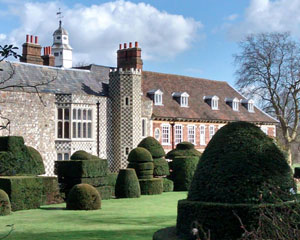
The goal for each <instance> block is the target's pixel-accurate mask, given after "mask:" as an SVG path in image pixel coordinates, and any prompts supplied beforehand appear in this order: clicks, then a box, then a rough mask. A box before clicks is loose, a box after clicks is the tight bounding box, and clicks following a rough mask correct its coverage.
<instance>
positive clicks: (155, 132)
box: [154, 128, 160, 141]
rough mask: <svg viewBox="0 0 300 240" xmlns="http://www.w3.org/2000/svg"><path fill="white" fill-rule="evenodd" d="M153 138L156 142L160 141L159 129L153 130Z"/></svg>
mask: <svg viewBox="0 0 300 240" xmlns="http://www.w3.org/2000/svg"><path fill="white" fill-rule="evenodd" d="M154 138H155V139H156V140H157V141H159V139H160V130H159V128H155V130H154Z"/></svg>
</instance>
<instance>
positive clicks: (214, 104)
mask: <svg viewBox="0 0 300 240" xmlns="http://www.w3.org/2000/svg"><path fill="white" fill-rule="evenodd" d="M218 102H219V98H218V97H217V96H213V97H212V99H211V109H212V110H218V109H219V106H218V105H219V104H218Z"/></svg>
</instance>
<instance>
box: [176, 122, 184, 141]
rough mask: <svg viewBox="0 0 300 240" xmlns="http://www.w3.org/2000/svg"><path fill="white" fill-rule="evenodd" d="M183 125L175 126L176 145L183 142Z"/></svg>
mask: <svg viewBox="0 0 300 240" xmlns="http://www.w3.org/2000/svg"><path fill="white" fill-rule="evenodd" d="M182 139H183V134H182V125H175V145H176V144H178V143H181V142H182V141H183V140H182Z"/></svg>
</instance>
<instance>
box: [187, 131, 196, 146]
mask: <svg viewBox="0 0 300 240" xmlns="http://www.w3.org/2000/svg"><path fill="white" fill-rule="evenodd" d="M195 129H196V127H195V126H188V141H189V142H190V143H192V144H194V145H196V130H195Z"/></svg>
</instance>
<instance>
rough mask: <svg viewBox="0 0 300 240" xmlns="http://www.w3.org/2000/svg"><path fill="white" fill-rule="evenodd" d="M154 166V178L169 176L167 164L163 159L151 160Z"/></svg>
mask: <svg viewBox="0 0 300 240" xmlns="http://www.w3.org/2000/svg"><path fill="white" fill-rule="evenodd" d="M153 164H154V171H153V175H154V176H169V175H170V169H169V164H168V162H167V161H166V159H164V158H154V159H153Z"/></svg>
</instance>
